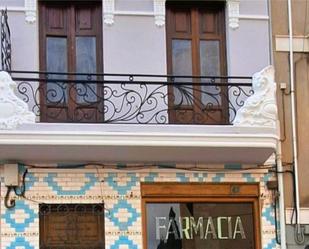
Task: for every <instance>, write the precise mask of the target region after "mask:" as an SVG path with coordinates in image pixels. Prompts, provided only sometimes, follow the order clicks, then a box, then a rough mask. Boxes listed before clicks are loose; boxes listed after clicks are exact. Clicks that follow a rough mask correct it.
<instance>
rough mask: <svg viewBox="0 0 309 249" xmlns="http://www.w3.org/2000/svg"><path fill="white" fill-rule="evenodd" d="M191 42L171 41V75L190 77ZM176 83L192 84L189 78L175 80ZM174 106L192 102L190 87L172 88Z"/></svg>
mask: <svg viewBox="0 0 309 249" xmlns="http://www.w3.org/2000/svg"><path fill="white" fill-rule="evenodd" d="M191 54H192V49H191V40H179V39H174V40H173V41H172V55H173V57H172V62H173V75H188V76H191V75H192V55H191ZM175 82H176V84H177V82H178V83H192V79H191V78H176V79H175ZM174 95H175V100H174V104H175V105H189V104H192V101H193V90H192V85H190V84H189V85H182V86H180V87H174Z"/></svg>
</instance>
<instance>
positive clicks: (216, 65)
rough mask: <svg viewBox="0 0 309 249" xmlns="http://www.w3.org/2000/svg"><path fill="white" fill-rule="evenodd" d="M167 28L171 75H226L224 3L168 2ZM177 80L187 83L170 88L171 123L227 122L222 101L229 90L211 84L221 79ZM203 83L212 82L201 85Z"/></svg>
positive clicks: (175, 80)
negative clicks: (207, 84)
mask: <svg viewBox="0 0 309 249" xmlns="http://www.w3.org/2000/svg"><path fill="white" fill-rule="evenodd" d="M166 29H167V47H168V51H167V55H168V72H169V74H172V75H176V76H177V75H187V76H192V75H193V76H220V75H225V73H226V66H225V61H226V59H225V25H224V5H222V4H221V3H213V4H208V3H203V4H198V3H185V4H181V3H177V4H175V3H173V2H167V27H166ZM184 44H186V48H185V47H184V46H185V45H184ZM189 44H190V45H189ZM181 46H182V47H181ZM180 48H182V49H180ZM184 49H185V50H184ZM177 82H178V83H182V84H183V83H186V85H181V86H171V87H169V119H170V122H171V123H196V124H199V123H203V124H212V123H224V122H226V120H225V119H226V118H227V109H228V108H227V106H225V104H226V102H225V101H222V96H223V95H225V96H227V94H226V89H225V88H224V87H216V86H213V85H211V84H213V83H220V81H218V80H217V81H215V82H213V81H212V82H210V80H209V79H207V80H205V79H203V80H202V79H199V78H175V79H174V83H175V85H176V84H177ZM201 82H202V83H210V85H209V86H199V83H201ZM192 83H193V84H192ZM181 100H183V101H181Z"/></svg>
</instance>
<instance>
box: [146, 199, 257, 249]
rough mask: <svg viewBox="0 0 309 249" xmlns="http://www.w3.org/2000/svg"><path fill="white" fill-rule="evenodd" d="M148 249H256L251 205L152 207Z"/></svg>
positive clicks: (198, 204) (157, 205)
mask: <svg viewBox="0 0 309 249" xmlns="http://www.w3.org/2000/svg"><path fill="white" fill-rule="evenodd" d="M146 211H147V227H146V229H147V248H148V249H205V248H211V249H222V248H238V249H254V247H255V244H254V215H253V205H252V204H251V203H215V202H214V203H195V202H181V203H148V204H147V205H146Z"/></svg>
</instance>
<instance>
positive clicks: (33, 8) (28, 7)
mask: <svg viewBox="0 0 309 249" xmlns="http://www.w3.org/2000/svg"><path fill="white" fill-rule="evenodd" d="M36 12H37V3H36V0H25V15H26V17H25V18H26V22H27V23H29V24H32V23H35V21H36Z"/></svg>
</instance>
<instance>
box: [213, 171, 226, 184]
mask: <svg viewBox="0 0 309 249" xmlns="http://www.w3.org/2000/svg"><path fill="white" fill-rule="evenodd" d="M224 176H225V174H224V173H217V174H216V175H215V176H214V177H213V178H212V182H221V181H222V180H223V178H224Z"/></svg>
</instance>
